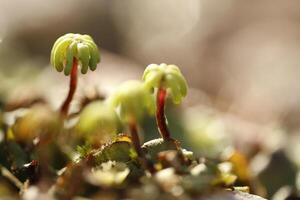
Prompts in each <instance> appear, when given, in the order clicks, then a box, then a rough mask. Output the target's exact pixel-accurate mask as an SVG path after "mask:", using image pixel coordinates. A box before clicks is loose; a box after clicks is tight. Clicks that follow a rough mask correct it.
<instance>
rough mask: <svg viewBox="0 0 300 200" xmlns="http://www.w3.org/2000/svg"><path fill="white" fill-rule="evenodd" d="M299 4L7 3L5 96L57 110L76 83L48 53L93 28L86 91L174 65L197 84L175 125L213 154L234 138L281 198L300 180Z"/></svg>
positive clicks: (0, 28) (0, 77)
mask: <svg viewBox="0 0 300 200" xmlns="http://www.w3.org/2000/svg"><path fill="white" fill-rule="evenodd" d="M299 11H300V2H299V1H296V0H290V1H276V0H275V1H274V0H252V1H238V0H223V1H219V0H189V1H186V0H165V1H152V0H144V1H140V0H127V1H116V0H110V1H108V0H85V1H79V0H65V1H60V0H51V1H39V0H27V1H22V0H14V1H11V0H2V1H1V6H0V99H1V101H2V102H3V103H4V102H8V104H9V103H11V104H12V105H13V104H17V103H18V102H21V101H22V100H24V99H30V98H33V96H34V97H36V96H38V97H43V98H45V99H46V100H47V101H49V103H51V104H52V105H53V108H54V109H56V108H58V106H59V105H60V103H61V102H62V100H63V99H64V97H65V93H66V92H67V89H68V88H67V87H66V86H67V85H68V81H69V80H68V78H67V77H65V76H64V75H63V74H62V73H57V72H56V71H55V70H53V69H52V67H50V64H49V55H50V50H51V48H52V45H53V43H54V41H55V40H56V39H57V38H58V37H59V36H61V35H63V34H65V33H68V32H74V33H86V34H90V35H91V36H92V37H93V38H94V39H95V41H96V43H97V44H98V45H99V47H100V48H101V53H102V61H101V63H100V65H99V66H98V68H97V70H96V72H94V73H91V72H89V73H88V74H87V75H80V78H79V82H80V85H81V86H80V88H79V90H78V91H77V94H76V95H77V97H78V98H80V96H82V95H83V94H86V93H89V92H90V91H91V90H94V88H97V90H99V91H100V93H101V94H104V95H106V94H109V93H110V92H111V91H112V90H113V89H114V88H115V86H117V85H118V84H120V82H122V81H124V80H127V79H140V77H141V75H142V72H143V70H144V68H145V67H146V66H147V65H148V64H151V63H157V64H159V63H167V64H176V65H178V66H179V67H180V68H181V70H182V73H183V74H184V75H185V77H186V79H187V81H188V84H189V86H190V90H189V94H188V97H187V98H186V100H185V101H184V103H183V105H182V108H184V109H182V110H184V111H183V112H182V113H180V117H181V121H182V127H181V128H180V127H177V126H176V125H177V124H176V122H175V126H174V125H172V123H171V122H172V115H171V114H170V117H171V119H170V121H169V123H170V126H171V129H172V130H173V132H175V133H176V134H177V137H178V138H182V139H183V140H184V141H185V142H184V144H186V145H187V146H188V147H190V148H194V149H201V151H199V152H200V153H199V154H203V155H206V156H214V155H215V154H216V153H220V152H223V150H224V149H226V145H228V144H234V146H235V147H236V148H237V149H238V150H239V151H241V152H243V153H244V154H245V155H247V156H248V158H249V160H251V163H250V166H251V170H252V171H253V174H254V176H256V175H257V176H259V177H260V180H261V182H264V183H265V185H266V188H267V190H266V192H265V193H266V195H268V196H269V197H271V196H273V198H274V199H275V198H279V197H278V196H280V195H284V192H287V190H288V191H294V190H295V188H296V190H298V189H297V188H299V184H300V181H299V180H300V179H299V180H298V178H297V174H298V173H297V171H298V169H299V166H300V158H299V153H300V146H299V141H300V129H299V128H300V103H299V99H300V84H299V82H298V80H299V74H300V67H299V66H300V42H299V41H300V12H299ZM83 86H84V87H83ZM6 106H7V105H6ZM6 109H9V108H6ZM172 110H173V109H171V111H170V113H172V112H173V111H172ZM176 110H177V111H176ZM174 112H180V111H178V108H177V107H176V108H174ZM178 126H179V125H178ZM179 130H185V131H184V132H185V133H184V134H185V135H183V134H182V133H181V132H180V131H179ZM182 132H183V131H182ZM145 137H147V136H145ZM189 138H190V139H189ZM195 138H196V139H195ZM203 138H205V139H203ZM203 141H205V142H203ZM257 152H260V153H257ZM249 162H250V161H249ZM274 168H275V169H274ZM268 170H269V171H270V170H271V171H270V172H269V171H268ZM270 177H272V178H270ZM268 181H269V182H268ZM270 182H272V183H270ZM297 182H298V185H297ZM283 186H287V187H285V188H283V189H282V187H283ZM286 188H288V189H286ZM279 190H281V191H279ZM278 191H279V192H278ZM282 191H283V192H282ZM276 192H277V193H276ZM280 192H281V193H280ZM275 193H276V194H275ZM279 193H280V194H279ZM274 194H275V195H274ZM276 195H277V197H276ZM279 199H280V198H279Z"/></svg>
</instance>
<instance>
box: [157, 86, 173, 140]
mask: <svg viewBox="0 0 300 200" xmlns="http://www.w3.org/2000/svg"><path fill="white" fill-rule="evenodd" d="M166 97H167V90H166V89H164V88H159V89H158V91H157V97H156V105H157V108H156V123H157V127H158V130H159V133H160V135H161V136H162V138H163V139H164V140H169V139H170V138H171V136H170V132H169V129H168V126H167V119H166V115H165V103H166Z"/></svg>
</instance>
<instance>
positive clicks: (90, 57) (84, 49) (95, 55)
mask: <svg viewBox="0 0 300 200" xmlns="http://www.w3.org/2000/svg"><path fill="white" fill-rule="evenodd" d="M73 58H76V59H77V60H79V61H80V63H81V73H82V74H86V73H87V71H88V68H90V70H92V71H94V70H95V69H96V68H97V63H99V62H100V54H99V49H98V47H97V45H96V44H95V42H94V40H93V38H92V37H91V36H89V35H81V34H74V33H68V34H65V35H63V36H61V37H60V38H58V39H57V40H56V42H55V43H54V45H53V47H52V50H51V58H50V61H51V64H52V65H53V66H54V67H55V69H56V70H57V71H58V72H61V71H63V70H64V74H65V75H66V76H67V75H69V74H70V72H71V69H72V66H73Z"/></svg>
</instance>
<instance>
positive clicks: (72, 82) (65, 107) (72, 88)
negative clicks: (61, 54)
mask: <svg viewBox="0 0 300 200" xmlns="http://www.w3.org/2000/svg"><path fill="white" fill-rule="evenodd" d="M77 68H78V61H77V59H76V58H74V59H73V66H72V71H71V75H70V76H71V77H70V88H69V93H68V96H67V98H66V100H65V101H64V103H63V105H62V106H61V108H60V113H61V115H62V116H67V115H68V112H69V107H70V103H71V101H72V99H73V96H74V94H75V91H76V88H77Z"/></svg>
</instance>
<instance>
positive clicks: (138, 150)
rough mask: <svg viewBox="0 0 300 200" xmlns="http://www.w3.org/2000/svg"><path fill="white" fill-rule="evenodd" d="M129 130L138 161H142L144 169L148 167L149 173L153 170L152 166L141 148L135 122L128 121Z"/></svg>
mask: <svg viewBox="0 0 300 200" xmlns="http://www.w3.org/2000/svg"><path fill="white" fill-rule="evenodd" d="M129 130H130V134H131V139H132V143H133V146H134V149H135V151H136V153H137V155H138V157H139V159H140V162H141V163H142V165H143V167H144V168H145V169H148V170H149V171H150V172H151V173H154V172H155V169H154V166H153V164H152V163H150V162H149V161H148V160H147V159H146V157H145V154H144V152H143V150H142V148H141V143H140V138H139V135H138V131H137V126H136V123H130V124H129Z"/></svg>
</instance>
